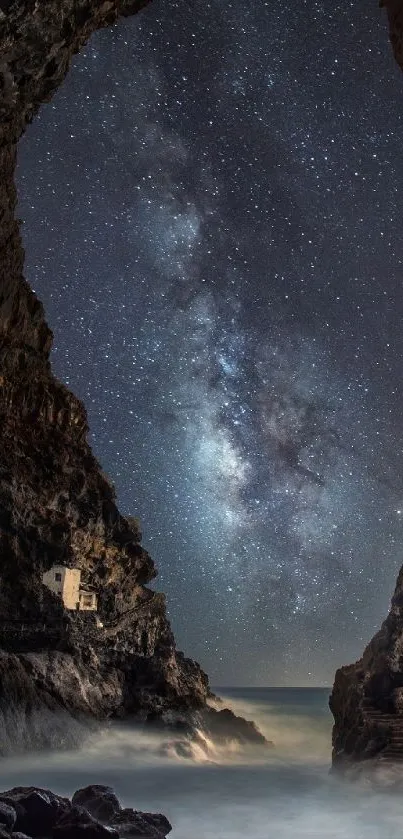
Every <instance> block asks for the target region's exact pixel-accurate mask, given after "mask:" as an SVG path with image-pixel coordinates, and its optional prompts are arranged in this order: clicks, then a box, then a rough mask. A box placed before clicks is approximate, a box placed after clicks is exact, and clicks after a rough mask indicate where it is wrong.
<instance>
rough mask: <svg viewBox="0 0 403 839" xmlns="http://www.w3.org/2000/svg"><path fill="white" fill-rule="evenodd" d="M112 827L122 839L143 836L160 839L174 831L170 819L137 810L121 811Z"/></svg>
mask: <svg viewBox="0 0 403 839" xmlns="http://www.w3.org/2000/svg"><path fill="white" fill-rule="evenodd" d="M112 825H113V827H114V828H115V829H116V830H117V831H118V833H119V836H120V837H122V839H131V837H133V839H135V837H141V836H144V837H150V839H160V837H161V836H166V835H167V834H168V833H169V832H170V830H171V829H172V828H171V825H170V823H169V821H168V819H167V818H165V816H162V815H161V814H160V813H158V814H155V813H139V812H138V811H137V810H131V809H128V808H126V809H124V810H120V812H119V813H118V814H117V816H116V817H115V818H114V819H113V822H112Z"/></svg>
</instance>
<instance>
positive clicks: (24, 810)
mask: <svg viewBox="0 0 403 839" xmlns="http://www.w3.org/2000/svg"><path fill="white" fill-rule="evenodd" d="M2 803H6V804H7V805H10V806H11V807H12V808H14V810H15V812H16V815H17V818H16V821H15V823H14V825H13V827H15V830H16V832H20V833H27V834H28V835H29V836H33V837H40V836H43V835H44V834H47V833H50V832H51V831H52V829H53V827H54V825H55V824H56V823H57V821H58V820H59V819H60V818H61V816H62V815H63V814H64V813H66V812H67V811H68V810H69V809H70V806H71V805H70V802H69V800H68V798H62V797H61V796H59V795H55V794H54V793H52V792H51V791H50V790H44V789H37V788H35V787H14V788H13V789H11V790H7V791H6V792H2V793H0V804H2Z"/></svg>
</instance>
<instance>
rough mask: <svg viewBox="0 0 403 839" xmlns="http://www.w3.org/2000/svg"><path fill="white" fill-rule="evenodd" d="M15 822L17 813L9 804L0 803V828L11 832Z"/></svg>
mask: <svg viewBox="0 0 403 839" xmlns="http://www.w3.org/2000/svg"><path fill="white" fill-rule="evenodd" d="M16 820H17V813H16V812H15V809H14V807H12V806H11V804H7V803H6V802H5V801H0V826H1V827H2V828H7V830H12V829H13V827H14V825H15V822H16Z"/></svg>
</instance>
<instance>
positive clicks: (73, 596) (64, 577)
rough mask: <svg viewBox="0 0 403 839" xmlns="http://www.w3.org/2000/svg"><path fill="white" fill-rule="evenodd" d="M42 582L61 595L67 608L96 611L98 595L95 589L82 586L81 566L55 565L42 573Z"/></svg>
mask: <svg viewBox="0 0 403 839" xmlns="http://www.w3.org/2000/svg"><path fill="white" fill-rule="evenodd" d="M42 582H43V583H44V585H45V586H47V587H48V588H50V590H51V591H53V592H54V594H58V595H59V597H61V599H62V600H63V603H64V606H65V608H66V609H74V610H77V611H86V612H96V610H97V596H96V594H95V591H91V590H90V589H88V588H84V587H83V586H81V571H80V569H79V568H68V567H67V566H66V565H53V566H52V568H51V569H50V571H46V572H45V573H44V574H43V575H42Z"/></svg>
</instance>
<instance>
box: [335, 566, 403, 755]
mask: <svg viewBox="0 0 403 839" xmlns="http://www.w3.org/2000/svg"><path fill="white" fill-rule="evenodd" d="M330 708H331V711H332V713H333V715H334V718H335V725H334V728H333V766H334V767H335V768H338V769H340V770H342V771H343V770H349V769H350V768H351V766H352V765H353V764H355V763H357V762H362V761H370V762H371V763H373V762H374V761H382V763H386V762H387V763H389V762H395V761H396V760H403V569H402V570H401V571H400V574H399V577H398V580H397V583H396V589H395V593H394V595H393V598H392V604H391V609H390V612H389V615H388V617H387V618H386V620H385V621H384V623H383V624H382V627H381V629H380V630H379V632H377V634H376V635H375V636H374V638H373V639H372V641H371V642H370V643H369V644H368V646H367V648H366V650H365V651H364V654H363V656H362V658H360V660H359V661H357V662H356V663H355V664H350V665H348V666H347V667H342V668H340V670H338V671H337V673H336V677H335V682H334V686H333V692H332V695H331V697H330Z"/></svg>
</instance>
